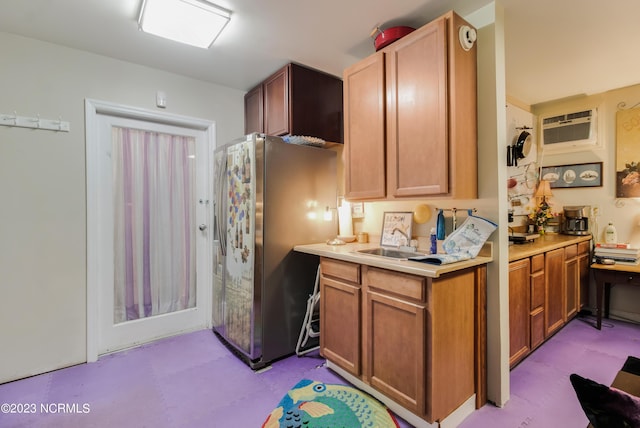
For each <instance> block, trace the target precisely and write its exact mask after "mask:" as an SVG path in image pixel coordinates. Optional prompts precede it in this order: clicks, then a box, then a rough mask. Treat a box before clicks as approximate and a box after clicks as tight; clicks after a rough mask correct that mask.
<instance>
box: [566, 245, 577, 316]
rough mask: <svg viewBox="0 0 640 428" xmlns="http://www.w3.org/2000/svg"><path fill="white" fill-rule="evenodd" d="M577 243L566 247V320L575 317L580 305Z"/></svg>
mask: <svg viewBox="0 0 640 428" xmlns="http://www.w3.org/2000/svg"><path fill="white" fill-rule="evenodd" d="M576 254H577V245H569V246H567V247H565V262H564V286H565V293H566V294H565V321H567V320H569V319H571V318H573V317H574V316H575V315H576V314H577V313H578V309H579V305H580V300H579V294H578V293H579V292H580V282H579V281H580V271H579V268H578V258H577V257H576Z"/></svg>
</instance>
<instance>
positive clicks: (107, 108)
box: [85, 99, 216, 362]
mask: <svg viewBox="0 0 640 428" xmlns="http://www.w3.org/2000/svg"><path fill="white" fill-rule="evenodd" d="M99 115H107V116H116V117H124V118H128V119H135V120H141V121H147V122H154V123H158V124H165V125H172V126H179V127H183V128H189V129H195V130H200V131H203V132H204V133H205V134H206V138H207V140H208V144H207V146H208V147H209V150H208V151H207V153H204V154H200V153H198V156H199V160H198V162H203V164H202V166H203V167H204V168H206V169H205V171H206V173H207V175H208V178H207V188H206V195H196V199H198V201H199V202H198V206H199V207H201V206H202V207H203V208H205V209H206V212H207V213H208V214H207V216H206V222H205V224H206V225H207V226H209V225H211V224H212V221H211V217H212V213H211V207H210V203H209V201H210V195H211V192H212V188H211V177H213V171H212V169H213V163H212V162H211V158H210V156H211V153H210V152H211V150H212V149H213V148H215V145H216V144H215V122H212V121H209V120H204V119H197V118H191V117H186V116H179V115H175V114H170V113H164V112H157V111H153V110H145V109H141V108H138V107H129V106H123V105H120V104H114V103H110V102H105V101H98V100H93V99H86V100H85V132H86V138H85V151H86V154H85V155H86V189H87V231H86V232H87V362H94V361H97V360H98V352H99V350H98V346H99V337H98V335H99V319H98V317H99V289H100V288H99V287H100V286H101V278H103V277H104V273H103V272H102V271H101V269H103V268H104V267H103V266H101V264H100V263H99V261H100V257H101V243H102V242H103V239H105V238H104V237H103V236H101V235H102V233H101V232H100V231H99V229H100V228H93V227H91V226H92V225H96V224H99V222H100V221H101V213H100V210H99V194H98V192H95V191H93V190H94V189H96V188H97V186H98V185H99V181H100V177H99V176H98V175H97V173H96V171H98V170H99V168H98V165H99V162H100V153H99V150H98V146H99V144H98V142H99V138H100V137H99V117H98V116H99ZM199 209H200V208H199ZM209 230H210V228H208V229H207V232H208V231H209ZM205 236H206V240H205V241H206V244H205V245H204V246H205V247H206V248H200V247H198V248H197V249H196V252H197V266H198V267H199V268H198V271H197V273H196V275H197V276H198V277H199V280H198V282H200V283H201V284H211V280H212V279H211V271H212V270H211V269H212V266H211V234H210V233H206V234H205ZM202 275H204V278H203V277H202ZM200 280H202V281H200ZM203 296H204V297H203V298H204V302H205V304H204V312H205V313H204V319H205V320H206V323H207V325H206V327H208V328H210V327H211V287H205V290H204V293H203Z"/></svg>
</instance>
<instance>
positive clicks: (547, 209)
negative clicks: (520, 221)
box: [529, 198, 556, 230]
mask: <svg viewBox="0 0 640 428" xmlns="http://www.w3.org/2000/svg"><path fill="white" fill-rule="evenodd" d="M555 216H556V215H555V214H554V213H553V212H552V211H551V206H550V205H549V204H548V203H547V200H546V198H542V200H541V201H540V203H539V204H538V206H537V207H536V208H535V209H534V211H533V212H531V213H530V214H529V220H531V222H532V223H533V224H535V225H536V226H537V228H538V229H539V230H540V229H542V230H544V227H545V226H546V225H547V223H548V222H549V220H551V219H552V218H553V217H555Z"/></svg>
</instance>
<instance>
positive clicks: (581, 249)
mask: <svg viewBox="0 0 640 428" xmlns="http://www.w3.org/2000/svg"><path fill="white" fill-rule="evenodd" d="M590 246H591V241H584V242H579V243H578V255H582V254H587V253H588V252H589V250H590Z"/></svg>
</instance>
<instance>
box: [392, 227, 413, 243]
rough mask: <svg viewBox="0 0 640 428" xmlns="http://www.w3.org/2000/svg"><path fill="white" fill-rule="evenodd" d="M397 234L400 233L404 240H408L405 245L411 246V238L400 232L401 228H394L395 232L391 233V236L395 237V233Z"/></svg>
mask: <svg viewBox="0 0 640 428" xmlns="http://www.w3.org/2000/svg"><path fill="white" fill-rule="evenodd" d="M396 232H398V233H400V235H402V236H404V238H405V239H406V240H407V241H406V242H405V245H409V244H410V242H411V238H410V237H409V236H407V234H406V233H404V232H403V231H402V230H400V229H399V228H397V227H394V228H393V230H392V231H391V234H392V235H393V234H394V233H396Z"/></svg>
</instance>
